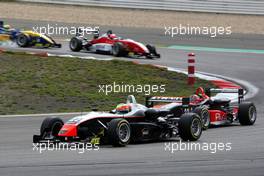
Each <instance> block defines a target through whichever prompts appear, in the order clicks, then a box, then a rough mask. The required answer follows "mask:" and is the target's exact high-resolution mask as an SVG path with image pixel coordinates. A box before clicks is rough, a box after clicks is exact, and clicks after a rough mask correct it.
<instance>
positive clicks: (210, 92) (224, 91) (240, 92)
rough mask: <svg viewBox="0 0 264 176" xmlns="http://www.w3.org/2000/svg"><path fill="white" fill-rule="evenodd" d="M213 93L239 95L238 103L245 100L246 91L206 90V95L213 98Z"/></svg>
mask: <svg viewBox="0 0 264 176" xmlns="http://www.w3.org/2000/svg"><path fill="white" fill-rule="evenodd" d="M212 93H238V103H240V102H241V101H243V99H244V89H215V88H208V89H206V90H205V94H206V95H207V96H209V97H211V95H212Z"/></svg>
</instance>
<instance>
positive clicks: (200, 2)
mask: <svg viewBox="0 0 264 176" xmlns="http://www.w3.org/2000/svg"><path fill="white" fill-rule="evenodd" d="M20 1H25V2H26V1H27V2H43V3H56V4H71V5H89V6H103V7H122V8H135V9H158V10H176V11H191V12H213V13H233V14H252V15H264V0H127V1H126V0H20Z"/></svg>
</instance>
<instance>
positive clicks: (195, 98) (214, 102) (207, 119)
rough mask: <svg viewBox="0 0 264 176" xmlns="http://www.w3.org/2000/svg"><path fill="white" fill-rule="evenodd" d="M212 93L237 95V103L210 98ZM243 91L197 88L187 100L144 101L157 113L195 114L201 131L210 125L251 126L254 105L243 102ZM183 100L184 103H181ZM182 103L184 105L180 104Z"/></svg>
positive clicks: (152, 99)
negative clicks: (199, 122)
mask: <svg viewBox="0 0 264 176" xmlns="http://www.w3.org/2000/svg"><path fill="white" fill-rule="evenodd" d="M212 93H238V101H237V103H231V100H230V99H227V98H211V94H212ZM243 95H244V90H243V89H213V88H211V89H207V90H206V91H204V89H203V88H201V87H199V88H198V89H197V90H196V92H195V94H193V95H191V96H190V97H188V98H183V97H149V98H147V100H146V104H147V106H148V107H153V108H154V109H158V111H161V110H162V111H166V110H167V111H169V112H171V113H173V114H174V116H181V115H182V114H183V113H185V109H186V106H187V107H188V109H189V111H191V112H194V113H197V114H198V115H199V116H200V117H201V120H202V122H203V129H207V128H208V127H209V126H210V125H211V126H212V125H214V126H217V125H228V124H232V123H236V122H239V123H240V124H241V125H253V124H254V123H255V121H256V118H257V111H256V107H255V105H254V103H252V102H246V101H244V100H243V98H244V97H243ZM183 100H184V101H183ZM182 102H184V103H182Z"/></svg>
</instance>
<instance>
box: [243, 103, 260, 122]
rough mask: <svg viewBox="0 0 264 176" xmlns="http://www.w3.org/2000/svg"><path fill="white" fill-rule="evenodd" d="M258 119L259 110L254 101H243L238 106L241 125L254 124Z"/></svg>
mask: <svg viewBox="0 0 264 176" xmlns="http://www.w3.org/2000/svg"><path fill="white" fill-rule="evenodd" d="M256 119H257V110H256V107H255V105H254V104H253V103H252V102H242V103H240V104H239V107H238V120H239V123H240V124H241V125H253V124H254V123H255V121H256Z"/></svg>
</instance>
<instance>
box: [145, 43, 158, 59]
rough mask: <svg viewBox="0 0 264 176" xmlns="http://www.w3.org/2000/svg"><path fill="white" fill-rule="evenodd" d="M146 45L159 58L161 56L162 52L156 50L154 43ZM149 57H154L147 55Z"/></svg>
mask: <svg viewBox="0 0 264 176" xmlns="http://www.w3.org/2000/svg"><path fill="white" fill-rule="evenodd" d="M146 47H147V48H148V50H149V52H150V54H152V55H154V56H156V57H157V58H160V54H158V53H157V50H156V47H155V46H153V45H150V44H147V45H146ZM147 57H148V58H150V59H152V58H153V57H152V56H151V55H150V56H147Z"/></svg>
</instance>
